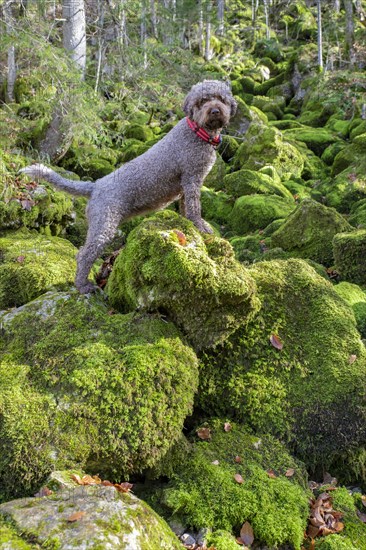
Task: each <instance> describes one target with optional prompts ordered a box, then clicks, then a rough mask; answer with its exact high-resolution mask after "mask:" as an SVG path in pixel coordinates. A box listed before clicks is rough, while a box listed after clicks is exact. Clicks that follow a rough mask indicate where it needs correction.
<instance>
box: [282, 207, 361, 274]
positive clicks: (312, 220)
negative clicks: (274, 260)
mask: <svg viewBox="0 0 366 550" xmlns="http://www.w3.org/2000/svg"><path fill="white" fill-rule="evenodd" d="M351 229H352V228H351V226H350V225H349V223H348V222H347V221H346V220H345V219H344V218H343V216H342V215H341V214H338V212H337V211H336V210H334V208H327V207H326V206H323V205H322V204H320V203H318V202H316V201H313V200H312V199H305V200H303V201H302V202H301V203H300V204H299V205H298V207H297V208H296V210H294V211H293V212H292V213H291V214H290V215H289V217H288V218H287V220H286V221H285V223H284V224H282V225H281V227H280V228H279V229H278V230H277V231H275V232H274V233H273V235H272V246H279V247H280V248H282V249H283V250H285V251H288V252H290V253H291V255H292V256H296V257H299V258H310V259H311V260H314V261H316V262H318V263H320V264H324V265H326V266H330V265H332V264H333V261H334V259H333V248H332V241H333V237H334V235H336V234H337V233H341V232H342V231H349V230H351Z"/></svg>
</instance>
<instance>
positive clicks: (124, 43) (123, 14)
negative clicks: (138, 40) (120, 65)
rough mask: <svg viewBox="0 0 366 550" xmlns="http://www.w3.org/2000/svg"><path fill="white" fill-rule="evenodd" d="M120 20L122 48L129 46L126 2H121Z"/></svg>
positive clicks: (119, 34)
mask: <svg viewBox="0 0 366 550" xmlns="http://www.w3.org/2000/svg"><path fill="white" fill-rule="evenodd" d="M118 19H119V22H120V26H119V29H118V41H119V43H120V44H121V45H122V46H127V45H128V36H127V25H126V9H125V0H121V1H120V4H119V15H118Z"/></svg>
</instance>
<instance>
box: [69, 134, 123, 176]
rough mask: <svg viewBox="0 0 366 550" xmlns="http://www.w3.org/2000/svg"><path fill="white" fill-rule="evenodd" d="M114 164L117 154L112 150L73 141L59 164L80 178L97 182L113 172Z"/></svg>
mask: <svg viewBox="0 0 366 550" xmlns="http://www.w3.org/2000/svg"><path fill="white" fill-rule="evenodd" d="M116 162H117V154H116V152H115V151H114V150H113V149H110V148H108V147H103V148H99V147H97V146H96V145H91V144H79V143H78V142H76V141H75V142H74V143H73V144H72V146H71V147H70V149H69V150H68V152H67V154H66V155H65V156H64V157H63V159H62V160H61V163H60V164H61V166H63V167H64V168H66V170H72V171H73V172H75V173H76V174H78V175H79V176H80V177H88V178H90V179H91V180H97V179H99V178H103V177H104V176H107V175H108V174H110V173H111V172H113V170H114V167H115V165H116Z"/></svg>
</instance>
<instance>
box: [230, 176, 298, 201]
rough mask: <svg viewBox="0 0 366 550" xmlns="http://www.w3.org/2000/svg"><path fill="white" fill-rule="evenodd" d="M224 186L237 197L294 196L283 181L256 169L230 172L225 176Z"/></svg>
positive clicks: (290, 197)
mask: <svg viewBox="0 0 366 550" xmlns="http://www.w3.org/2000/svg"><path fill="white" fill-rule="evenodd" d="M224 188H225V189H226V190H227V191H228V192H229V193H230V194H231V195H233V197H235V198H239V197H241V196H243V195H252V194H263V195H279V196H280V197H284V198H288V199H290V200H291V199H292V198H293V197H292V194H291V192H290V191H288V189H286V187H285V186H284V185H283V184H282V183H281V182H279V181H275V180H274V179H273V178H271V176H269V175H268V174H263V173H261V172H254V170H238V171H237V172H233V173H232V174H228V175H227V176H225V178H224Z"/></svg>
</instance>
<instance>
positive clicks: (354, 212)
mask: <svg viewBox="0 0 366 550" xmlns="http://www.w3.org/2000/svg"><path fill="white" fill-rule="evenodd" d="M348 221H349V223H350V224H351V225H353V226H354V227H357V228H358V229H366V199H361V200H360V201H357V202H356V203H354V204H353V205H352V207H351V214H350V217H349V219H348Z"/></svg>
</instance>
